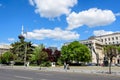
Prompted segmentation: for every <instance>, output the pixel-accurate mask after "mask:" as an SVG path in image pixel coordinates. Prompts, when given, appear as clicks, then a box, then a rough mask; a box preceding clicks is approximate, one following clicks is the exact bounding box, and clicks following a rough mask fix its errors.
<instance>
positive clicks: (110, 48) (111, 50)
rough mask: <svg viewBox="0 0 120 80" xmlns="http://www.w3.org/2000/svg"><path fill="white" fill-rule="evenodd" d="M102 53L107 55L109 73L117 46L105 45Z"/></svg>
mask: <svg viewBox="0 0 120 80" xmlns="http://www.w3.org/2000/svg"><path fill="white" fill-rule="evenodd" d="M104 54H105V57H107V58H108V60H109V73H110V74H111V64H112V60H113V57H116V56H117V47H116V46H114V45H107V46H105V47H104Z"/></svg>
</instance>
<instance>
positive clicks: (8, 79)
mask: <svg viewBox="0 0 120 80" xmlns="http://www.w3.org/2000/svg"><path fill="white" fill-rule="evenodd" d="M0 80H120V77H119V76H111V75H98V74H85V73H73V72H70V73H67V72H52V71H37V70H14V69H0Z"/></svg>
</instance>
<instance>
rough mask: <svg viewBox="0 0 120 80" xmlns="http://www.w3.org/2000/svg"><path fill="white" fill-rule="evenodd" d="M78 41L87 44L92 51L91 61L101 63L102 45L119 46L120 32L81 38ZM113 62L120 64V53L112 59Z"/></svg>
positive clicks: (102, 56)
mask: <svg viewBox="0 0 120 80" xmlns="http://www.w3.org/2000/svg"><path fill="white" fill-rule="evenodd" d="M80 43H82V44H85V45H87V46H88V47H89V48H90V50H91V53H92V63H97V62H98V63H100V64H102V63H103V60H104V52H103V51H104V50H103V46H104V45H114V46H120V33H113V34H107V35H102V36H92V37H90V38H88V39H87V40H81V41H80ZM113 63H114V64H120V55H117V57H116V58H114V59H113Z"/></svg>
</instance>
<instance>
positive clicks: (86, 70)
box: [0, 66, 120, 75]
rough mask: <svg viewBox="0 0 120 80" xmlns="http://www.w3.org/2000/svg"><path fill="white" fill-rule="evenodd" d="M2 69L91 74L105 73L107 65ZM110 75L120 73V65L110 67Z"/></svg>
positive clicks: (10, 67) (9, 67)
mask: <svg viewBox="0 0 120 80" xmlns="http://www.w3.org/2000/svg"><path fill="white" fill-rule="evenodd" d="M0 68H3V69H20V70H39V71H56V72H76V73H90V74H91V73H92V74H107V73H108V71H109V68H108V67H101V66H84V67H74V66H70V69H69V70H65V69H64V68H63V66H62V67H41V68H40V67H35V66H29V67H25V66H0ZM111 71H112V75H120V67H116V66H115V67H111Z"/></svg>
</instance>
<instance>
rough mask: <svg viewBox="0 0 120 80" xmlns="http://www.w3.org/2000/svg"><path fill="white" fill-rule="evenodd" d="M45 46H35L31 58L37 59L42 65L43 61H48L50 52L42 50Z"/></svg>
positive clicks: (38, 63)
mask: <svg viewBox="0 0 120 80" xmlns="http://www.w3.org/2000/svg"><path fill="white" fill-rule="evenodd" d="M43 48H44V46H43V45H39V46H37V47H35V49H34V52H33V55H32V58H31V60H32V61H36V63H37V65H40V64H41V63H42V62H44V61H46V60H47V58H48V54H47V53H46V52H44V51H42V50H43Z"/></svg>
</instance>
